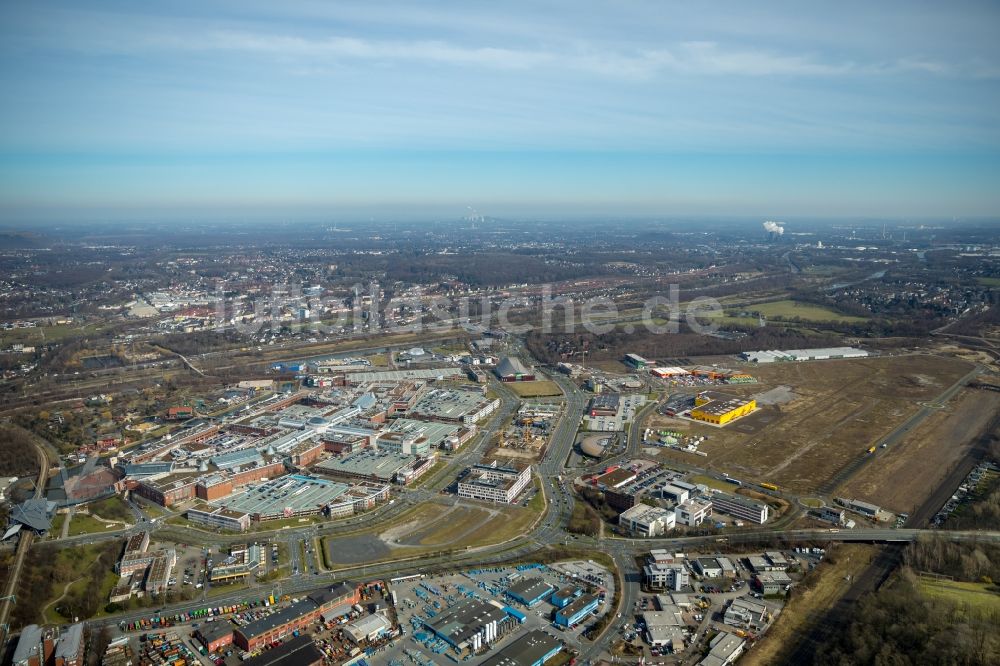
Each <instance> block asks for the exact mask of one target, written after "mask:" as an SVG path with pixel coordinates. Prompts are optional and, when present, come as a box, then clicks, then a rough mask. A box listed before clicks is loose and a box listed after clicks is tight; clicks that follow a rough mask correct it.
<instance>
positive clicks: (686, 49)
mask: <svg viewBox="0 0 1000 666" xmlns="http://www.w3.org/2000/svg"><path fill="white" fill-rule="evenodd" d="M169 41H170V42H171V43H172V44H173V45H175V46H183V47H185V48H197V49H208V50H218V51H234V52H241V53H255V54H261V55H267V56H271V57H275V58H282V59H302V58H305V59H310V60H312V61H314V62H317V61H318V62H322V61H324V60H331V59H332V60H334V61H343V60H374V61H384V62H401V63H412V62H422V63H436V64H445V65H454V66H463V67H485V68H491V69H508V70H511V69H512V70H517V69H536V68H552V69H562V70H570V71H574V70H575V71H582V72H587V73H591V74H598V75H602V76H619V77H626V78H649V77H653V76H656V75H657V74H660V73H665V72H676V73H681V74H697V75H739V76H830V75H838V74H843V73H846V72H848V71H850V70H852V69H853V68H854V65H853V64H851V63H835V64H829V63H824V62H821V61H818V60H816V59H813V58H811V57H808V56H804V55H783V54H777V53H770V52H766V51H760V50H750V49H736V50H733V49H726V48H723V47H722V46H720V45H719V44H717V43H715V42H681V43H679V44H676V45H675V46H674V47H673V48H658V49H647V50H642V51H637V52H631V53H630V52H624V51H616V50H613V49H598V48H595V47H593V46H588V47H586V48H577V49H572V50H570V49H567V50H561V51H560V50H538V49H530V48H504V47H491V46H483V47H469V46H463V45H458V44H453V43H449V42H445V41H438V40H421V41H406V40H371V39H362V38H357V37H343V36H331V37H326V38H306V37H300V36H292V35H280V34H278V35H276V34H266V33H257V32H246V31H232V30H226V31H215V32H212V33H209V34H208V35H206V36H205V38H203V39H200V40H184V41H183V42H180V41H176V40H173V39H171V40H169Z"/></svg>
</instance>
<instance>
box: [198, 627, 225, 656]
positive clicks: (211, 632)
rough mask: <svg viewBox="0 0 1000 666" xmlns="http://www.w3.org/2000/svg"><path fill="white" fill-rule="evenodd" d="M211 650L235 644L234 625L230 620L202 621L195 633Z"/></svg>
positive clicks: (206, 647) (207, 648)
mask: <svg viewBox="0 0 1000 666" xmlns="http://www.w3.org/2000/svg"><path fill="white" fill-rule="evenodd" d="M195 635H196V636H197V637H198V641H199V642H200V643H201V644H202V645H204V646H205V649H206V650H208V651H209V652H215V651H217V650H220V649H222V648H224V647H226V646H227V645H232V644H233V625H231V624H230V623H228V622H202V623H201V625H200V626H199V627H198V629H197V632H196V634H195Z"/></svg>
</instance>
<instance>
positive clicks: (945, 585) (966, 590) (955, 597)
mask: <svg viewBox="0 0 1000 666" xmlns="http://www.w3.org/2000/svg"><path fill="white" fill-rule="evenodd" d="M918 586H919V587H920V593H921V594H923V595H924V596H927V597H930V598H932V599H943V600H945V601H950V602H951V603H953V604H957V605H958V606H960V607H961V606H966V607H968V608H969V610H971V611H972V612H973V613H976V614H978V615H987V614H989V613H1000V588H998V587H997V586H996V585H995V584H993V583H961V582H958V581H952V580H933V579H930V578H919V579H918Z"/></svg>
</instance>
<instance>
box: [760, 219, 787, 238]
mask: <svg viewBox="0 0 1000 666" xmlns="http://www.w3.org/2000/svg"><path fill="white" fill-rule="evenodd" d="M764 231H767V232H770V233H772V234H778V235H779V236H780V235H781V234H783V233H785V228H784V227H783V226H781V225H780V224H778V223H777V222H772V221H771V220H768V221H767V222H765V223H764Z"/></svg>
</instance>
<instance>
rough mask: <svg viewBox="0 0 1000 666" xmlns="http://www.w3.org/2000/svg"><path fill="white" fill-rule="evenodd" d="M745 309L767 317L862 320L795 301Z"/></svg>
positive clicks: (808, 319)
mask: <svg viewBox="0 0 1000 666" xmlns="http://www.w3.org/2000/svg"><path fill="white" fill-rule="evenodd" d="M745 309H746V310H748V311H751V312H759V313H761V314H762V315H764V316H765V317H768V318H781V319H785V320H788V319H796V318H798V319H803V320H805V321H848V322H855V323H856V322H863V321H865V319H863V318H862V317H852V316H850V315H845V314H841V313H839V312H837V311H836V310H832V309H830V308H825V307H823V306H821V305H813V304H812V303H799V302H797V301H791V300H784V301H771V302H770V303H756V304H754V305H748V306H747V307H746V308H745Z"/></svg>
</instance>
